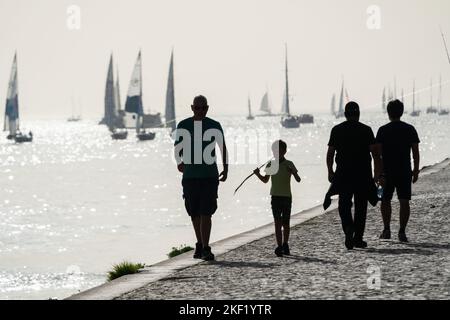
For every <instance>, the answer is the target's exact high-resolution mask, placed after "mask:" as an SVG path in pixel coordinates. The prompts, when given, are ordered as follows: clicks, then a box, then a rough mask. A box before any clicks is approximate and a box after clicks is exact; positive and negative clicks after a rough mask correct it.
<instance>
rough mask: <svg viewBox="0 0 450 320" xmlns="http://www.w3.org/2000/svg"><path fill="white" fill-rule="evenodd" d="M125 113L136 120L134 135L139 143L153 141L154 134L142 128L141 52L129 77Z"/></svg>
mask: <svg viewBox="0 0 450 320" xmlns="http://www.w3.org/2000/svg"><path fill="white" fill-rule="evenodd" d="M125 111H126V112H129V113H132V114H134V115H133V118H134V119H135V120H136V134H137V138H138V139H139V140H141V141H145V140H153V139H154V138H155V133H154V132H147V131H146V130H145V128H144V127H143V119H142V118H143V115H144V108H143V105H142V59H141V51H139V54H138V57H137V59H136V64H135V66H134V69H133V73H132V75H131V80H130V85H129V87H128V94H127V100H126V103H125Z"/></svg>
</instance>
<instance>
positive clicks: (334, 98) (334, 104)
mask: <svg viewBox="0 0 450 320" xmlns="http://www.w3.org/2000/svg"><path fill="white" fill-rule="evenodd" d="M331 114H332V115H333V116H335V115H336V94H333V96H332V97H331Z"/></svg>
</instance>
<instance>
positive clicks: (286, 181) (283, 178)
mask: <svg viewBox="0 0 450 320" xmlns="http://www.w3.org/2000/svg"><path fill="white" fill-rule="evenodd" d="M277 169H278V170H277ZM264 171H265V173H266V174H267V175H268V176H270V180H271V182H272V186H271V188H270V195H271V196H277V197H292V193H291V176H292V174H291V172H297V171H298V170H297V168H296V167H295V165H294V163H293V162H292V161H289V160H284V161H282V162H280V163H278V164H275V163H273V161H271V162H269V164H268V165H267V166H266V168H265V170H264Z"/></svg>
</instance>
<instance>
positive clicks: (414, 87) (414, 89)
mask: <svg viewBox="0 0 450 320" xmlns="http://www.w3.org/2000/svg"><path fill="white" fill-rule="evenodd" d="M415 111H416V80H414V81H413V112H415Z"/></svg>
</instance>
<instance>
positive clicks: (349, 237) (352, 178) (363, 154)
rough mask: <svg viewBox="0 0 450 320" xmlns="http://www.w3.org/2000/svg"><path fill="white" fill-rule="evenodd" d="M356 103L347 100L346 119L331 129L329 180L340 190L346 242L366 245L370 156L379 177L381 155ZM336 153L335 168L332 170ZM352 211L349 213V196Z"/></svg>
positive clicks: (370, 180)
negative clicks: (365, 232)
mask: <svg viewBox="0 0 450 320" xmlns="http://www.w3.org/2000/svg"><path fill="white" fill-rule="evenodd" d="M359 116H360V111H359V106H358V104H357V103H356V102H349V103H348V104H347V105H346V106H345V117H346V119H347V121H344V122H343V123H341V124H339V125H337V126H335V127H334V128H333V129H332V130H331V136H330V141H329V143H328V153H327V166H328V180H329V181H330V182H331V183H333V184H335V186H336V188H337V191H338V194H339V215H340V216H341V221H342V228H343V230H344V233H345V246H346V247H347V249H349V250H351V249H353V247H356V248H366V247H367V243H366V242H365V241H364V240H363V237H364V229H365V225H366V216H367V203H368V199H369V193H370V192H371V190H372V189H371V187H372V186H373V177H372V161H371V160H372V159H371V157H370V155H371V154H372V157H373V159H374V163H375V177H376V178H378V175H379V173H380V167H381V158H380V154H379V151H378V148H377V145H376V143H375V136H374V134H373V132H372V129H371V128H370V127H368V126H366V125H364V124H362V123H360V122H359ZM335 154H336V172H335V171H334V170H333V163H334V156H335ZM353 198H354V202H355V214H354V218H353V217H352V210H351V209H352V199H353Z"/></svg>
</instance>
